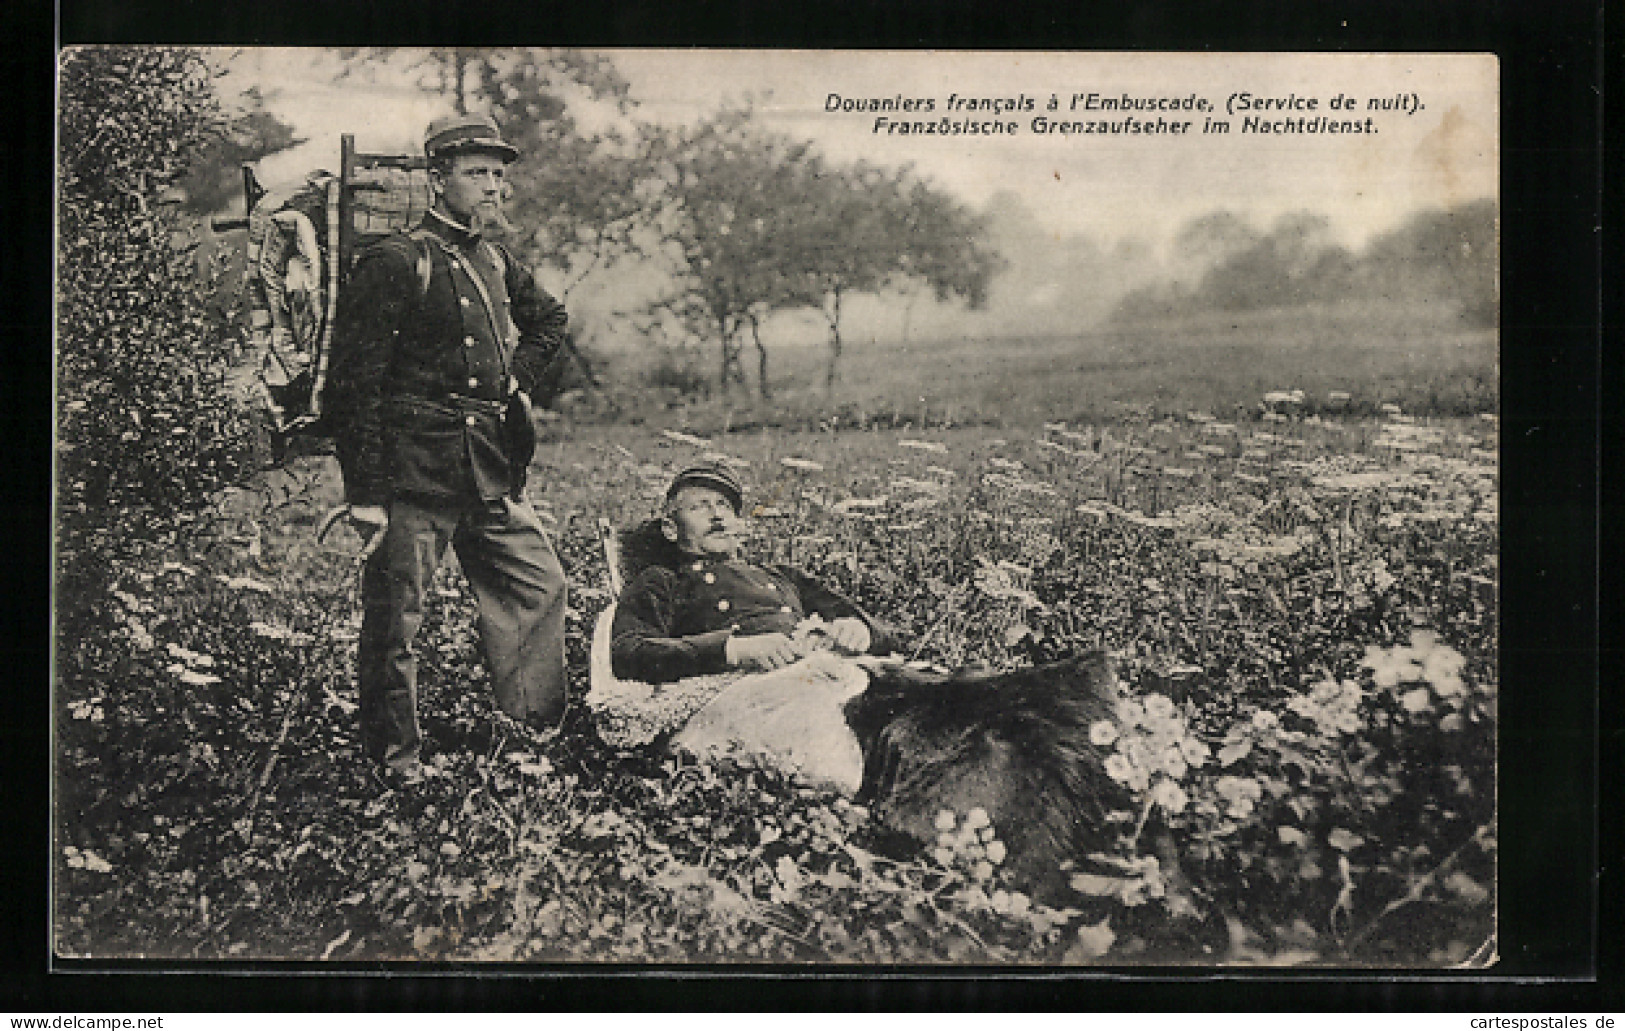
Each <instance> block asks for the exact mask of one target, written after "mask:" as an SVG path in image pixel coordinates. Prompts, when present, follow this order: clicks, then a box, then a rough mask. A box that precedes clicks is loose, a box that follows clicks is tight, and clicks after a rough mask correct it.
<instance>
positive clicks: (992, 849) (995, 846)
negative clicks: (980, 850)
mask: <svg viewBox="0 0 1625 1031" xmlns="http://www.w3.org/2000/svg"><path fill="white" fill-rule="evenodd" d="M1004 857H1005V848H1004V842H1002V841H998V840H994V841H990V842H988V843H987V861H988V862H990V863H992V864H993V865H994V866H998V865H999V864H1000V863H1002V862H1004Z"/></svg>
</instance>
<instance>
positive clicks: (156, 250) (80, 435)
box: [57, 47, 245, 578]
mask: <svg viewBox="0 0 1625 1031" xmlns="http://www.w3.org/2000/svg"><path fill="white" fill-rule="evenodd" d="M209 80H210V76H209V71H208V69H207V68H206V67H205V65H204V63H203V61H202V60H201V58H200V57H199V56H198V55H197V54H196V53H194V52H191V51H187V50H178V49H168V48H118V47H109V48H83V49H77V50H71V51H68V52H66V53H65V54H64V56H63V60H62V66H61V97H62V100H61V145H60V153H61V155H62V158H61V162H62V163H61V168H60V179H59V183H60V193H59V206H58V211H59V224H58V229H59V232H58V239H59V250H58V291H59V292H58V297H59V305H58V326H57V361H58V366H57V367H58V380H57V398H58V401H59V404H60V406H61V407H60V416H61V418H60V421H59V423H58V427H57V433H58V441H59V443H58V447H57V450H58V454H59V455H60V459H59V465H58V493H57V502H58V512H59V515H60V519H61V524H60V529H61V530H62V536H61V537H60V540H61V541H62V553H61V559H62V563H63V566H62V568H63V571H64V575H66V576H68V577H70V578H71V577H73V576H76V575H79V574H81V573H87V574H99V573H100V572H101V571H102V570H101V567H102V564H103V562H104V561H105V560H106V559H107V558H108V557H109V556H112V555H117V554H120V553H121V552H124V551H126V550H128V549H132V548H136V547H139V545H140V544H141V543H142V542H149V543H150V542H157V541H160V540H162V539H163V538H164V536H165V534H172V533H173V532H174V531H175V530H176V529H177V528H179V527H185V526H189V525H192V524H194V523H195V522H196V521H197V520H198V518H199V515H200V513H202V512H203V511H205V510H206V509H207V507H208V505H209V501H210V498H211V496H212V494H213V493H214V492H215V491H217V490H218V489H219V488H221V487H222V486H225V485H227V484H229V483H231V482H233V481H234V480H236V479H237V478H238V477H239V476H240V474H241V473H242V471H243V468H244V462H245V452H244V426H245V423H244V416H243V411H242V409H241V406H240V405H239V404H238V403H237V402H236V400H235V399H234V398H233V396H232V395H231V393H230V391H228V390H227V389H225V388H224V377H225V371H226V362H227V359H228V356H229V353H230V348H231V339H230V335H229V331H228V329H227V327H226V326H225V325H224V324H223V322H222V320H221V319H219V318H218V317H216V315H215V314H213V313H211V311H210V309H209V307H208V305H207V304H206V298H207V297H208V296H209V295H210V291H211V284H210V283H209V282H208V280H207V278H205V279H203V280H201V281H200V279H199V277H198V276H197V275H196V274H195V263H194V259H193V254H194V251H195V250H196V248H197V246H198V242H199V232H198V227H197V225H196V224H195V223H193V222H192V221H190V220H189V219H187V218H185V217H183V216H182V215H180V214H179V213H178V212H177V211H176V210H175V209H174V206H173V204H172V203H171V202H170V201H169V200H168V199H167V197H168V195H169V190H170V188H171V187H172V186H174V185H175V184H176V183H177V182H179V181H180V180H181V179H182V177H183V176H184V175H185V174H186V172H187V169H188V167H189V162H190V160H191V158H192V156H193V155H194V154H195V153H196V151H197V149H198V148H199V147H200V146H202V145H205V144H207V143H208V142H209V141H210V140H211V139H214V138H216V137H215V133H217V131H218V130H219V129H220V128H221V122H220V115H219V111H218V108H217V106H216V104H215V101H214V99H213V97H212V94H211V93H210V91H209V87H210V82H209Z"/></svg>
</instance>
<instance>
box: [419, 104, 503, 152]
mask: <svg viewBox="0 0 1625 1031" xmlns="http://www.w3.org/2000/svg"><path fill="white" fill-rule="evenodd" d="M481 152H484V153H489V154H496V155H499V156H500V157H501V158H502V160H503V161H504V162H511V161H514V160H517V159H518V157H519V149H518V148H517V147H515V146H513V145H512V144H510V143H508V142H506V141H504V140H503V138H502V133H501V132H500V131H499V130H498V129H497V124H496V123H495V122H493V121H492V120H491V119H490V118H489V117H487V116H485V115H452V116H450V117H448V118H437V119H435V120H434V121H432V122H430V123H429V129H428V131H427V132H425V133H424V134H423V153H424V154H425V155H426V156H427V157H428V158H429V160H430V161H433V160H434V159H435V158H440V157H450V156H451V155H453V154H472V153H481Z"/></svg>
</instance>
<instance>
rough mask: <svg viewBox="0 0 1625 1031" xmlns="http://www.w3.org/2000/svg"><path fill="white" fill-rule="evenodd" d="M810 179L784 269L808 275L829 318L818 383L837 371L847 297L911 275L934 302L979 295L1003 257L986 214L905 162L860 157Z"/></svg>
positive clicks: (971, 300) (974, 302)
mask: <svg viewBox="0 0 1625 1031" xmlns="http://www.w3.org/2000/svg"><path fill="white" fill-rule="evenodd" d="M811 185H812V186H813V188H814V189H815V191H816V192H815V193H813V195H812V196H809V197H806V198H804V201H803V202H804V203H808V204H810V206H811V209H812V214H811V217H809V218H808V219H807V220H806V221H804V222H799V223H797V225H796V226H795V228H796V230H797V235H796V236H794V237H792V238H791V239H792V240H793V241H794V243H793V245H792V250H793V252H794V253H792V254H791V255H790V257H789V261H790V264H789V265H788V266H787V270H788V271H791V272H793V273H794V274H796V275H799V276H801V277H803V278H804V279H805V280H806V283H807V286H806V294H807V297H808V298H809V299H811V300H812V301H813V303H815V304H816V305H817V307H818V310H819V313H820V314H821V315H823V317H824V319H825V321H826V322H828V323H829V332H830V337H829V346H830V359H829V371H828V373H827V374H826V377H825V384H826V386H833V385H834V383H835V380H836V379H837V378H838V376H839V363H840V359H841V353H842V350H843V342H842V339H841V302H842V301H843V300H844V299H846V298H847V297H849V296H851V295H853V294H861V293H879V292H880V291H881V290H882V289H884V288H886V287H888V286H902V285H904V284H906V283H907V282H908V281H910V280H917V281H918V282H919V283H920V284H922V285H923V286H924V287H926V288H927V289H930V290H931V291H932V292H933V293H934V294H935V295H936V297H937V299H938V300H939V301H945V300H948V299H949V298H951V297H959V298H962V299H964V300H965V301H966V303H967V304H969V306H970V307H972V308H979V307H982V306H983V305H985V304H986V303H987V294H988V286H989V283H990V281H991V280H992V278H993V276H994V275H995V274H996V273H998V272H999V271H1001V270H1002V269H1003V267H1004V263H1003V261H1002V259H1000V258H999V256H998V255H997V254H996V253H995V252H994V251H993V250H992V248H991V246H990V244H989V243H988V231H989V227H988V220H987V219H986V218H985V217H982V216H977V215H974V214H972V213H971V212H970V211H969V210H968V209H967V208H966V207H965V206H964V205H962V204H960V203H959V202H958V201H956V200H954V199H953V198H952V197H951V196H949V195H947V194H945V193H942V192H941V191H939V190H937V189H935V188H933V187H932V186H930V185H929V184H927V183H925V182H923V181H920V180H919V179H916V178H914V177H913V176H912V175H911V174H910V172H909V171H908V170H907V169H898V170H895V171H888V170H886V169H884V168H880V167H876V166H873V165H870V164H868V163H866V162H863V161H859V162H857V163H855V164H854V165H852V166H851V167H849V168H842V169H832V170H830V171H829V172H827V173H824V174H822V175H815V177H814V179H813V183H812V184H811ZM803 188H805V187H803Z"/></svg>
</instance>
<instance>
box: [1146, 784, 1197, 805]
mask: <svg viewBox="0 0 1625 1031" xmlns="http://www.w3.org/2000/svg"><path fill="white" fill-rule="evenodd" d="M1151 800H1152V801H1153V802H1155V803H1156V804H1157V805H1160V806H1162V808H1164V809H1166V810H1167V811H1168V812H1170V813H1182V812H1184V811H1185V807H1186V806H1187V805H1189V804H1190V801H1191V800H1190V796H1189V795H1187V794H1185V789H1184V788H1182V787H1180V786H1179V785H1178V784H1175V783H1174V782H1173V781H1171V780H1165V781H1162V782H1161V783H1159V784H1158V785H1157V786H1156V787H1155V788H1154V789H1152V792H1151Z"/></svg>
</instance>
